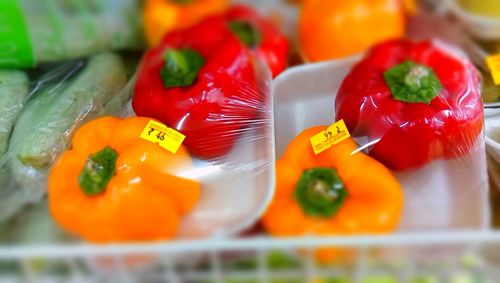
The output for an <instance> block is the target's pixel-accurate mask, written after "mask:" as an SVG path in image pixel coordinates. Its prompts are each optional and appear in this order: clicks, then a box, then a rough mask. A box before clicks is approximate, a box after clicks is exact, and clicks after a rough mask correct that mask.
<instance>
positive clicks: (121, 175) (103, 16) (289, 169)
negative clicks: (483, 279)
mask: <svg viewBox="0 0 500 283" xmlns="http://www.w3.org/2000/svg"><path fill="white" fill-rule="evenodd" d="M245 2H246V3H247V4H248V1H244V0H240V1H229V0H182V1H181V0H144V1H138V0H137V1H136V0H123V1H116V0H105V1H81V0H71V1H68V0H47V1H29V0H7V1H3V2H1V3H0V27H1V28H0V281H2V280H1V279H2V270H4V269H6V270H11V268H10V267H7V268H4V266H3V265H2V250H3V249H4V248H7V250H8V248H9V247H10V246H11V245H12V246H14V247H23V245H24V244H29V243H42V245H43V244H50V245H59V244H64V245H67V247H68V249H71V248H73V247H74V246H78V245H82V247H81V251H83V252H84V253H85V252H86V253H88V258H89V259H88V264H89V265H92V266H93V267H92V268H91V270H92V272H95V273H96V274H97V273H101V272H102V273H106V272H110V271H111V272H113V270H115V268H116V266H115V265H114V264H113V263H111V262H113V261H114V260H115V259H110V257H108V256H109V254H106V253H105V252H103V251H104V249H107V248H108V249H109V251H112V252H114V253H116V254H113V255H112V256H111V257H121V258H120V261H121V263H120V266H122V267H121V268H131V269H135V268H137V270H141V271H140V272H142V273H144V274H146V273H148V272H149V271H152V270H156V268H155V266H156V265H155V264H158V263H159V262H163V263H168V264H169V266H170V267H169V268H168V270H167V271H160V272H165V274H167V277H168V278H170V279H172V278H174V279H175V280H173V281H172V282H212V281H214V278H217V276H216V275H217V273H218V272H219V271H217V270H216V271H214V272H213V274H215V275H214V277H211V278H210V280H208V281H207V280H205V279H206V278H201V279H200V278H198V279H200V280H201V281H197V280H198V279H192V278H191V279H185V280H186V281H184V278H182V279H176V278H175V276H174V277H171V273H172V272H177V271H179V270H183V272H184V269H186V270H190V268H192V269H193V270H195V269H196V268H198V267H199V265H200V266H202V267H201V268H202V269H203V268H206V264H207V262H208V261H211V263H210V268H221V267H220V262H218V263H217V264H214V263H213V262H212V261H213V260H214V257H212V256H211V255H210V256H199V257H196V256H193V258H192V259H187V257H186V258H185V255H183V254H182V253H184V251H185V250H183V249H184V248H187V249H190V248H191V249H193V250H192V251H194V250H195V249H196V247H197V245H199V243H204V242H203V241H207V243H208V241H209V240H210V239H215V240H218V241H219V240H222V241H225V240H228V239H231V240H234V239H236V240H238V239H241V240H242V241H244V240H248V239H250V240H249V242H247V244H241V245H240V244H238V243H237V242H235V243H236V244H233V245H234V247H235V248H239V249H242V251H239V252H235V253H234V254H232V253H229V249H228V253H227V255H226V254H224V256H223V257H222V258H223V259H224V262H225V260H228V259H229V261H231V260H233V258H234V262H238V261H237V258H238V257H240V256H242V257H243V258H244V257H245V253H246V252H249V253H253V252H256V253H257V254H258V256H259V260H258V262H257V263H256V262H255V261H251V262H246V263H245V262H244V263H242V264H243V265H245V264H246V265H249V266H251V268H252V269H256V268H270V269H273V268H275V267H276V268H278V269H279V268H283V267H284V268H285V269H286V268H288V269H292V270H295V271H298V270H300V268H301V267H299V266H298V265H297V263H296V261H298V259H300V260H303V259H302V257H305V256H306V255H308V260H310V261H315V262H314V263H307V270H309V271H307V275H306V276H307V280H308V281H307V282H316V281H317V282H330V281H331V282H351V281H350V278H349V276H347V275H346V274H348V273H341V274H328V273H325V274H323V275H322V276H316V275H314V276H313V275H312V273H311V271H310V270H315V269H316V268H317V267H320V266H337V265H336V264H341V265H342V264H344V265H346V266H345V268H346V270H347V269H349V268H351V269H352V265H353V264H354V263H355V262H356V261H357V260H359V258H360V257H361V255H359V254H357V253H356V252H354V251H353V250H352V249H349V248H353V247H356V243H354V242H353V243H354V244H352V243H349V239H350V238H352V239H358V237H359V238H360V239H362V237H366V239H373V238H378V237H380V239H382V240H383V239H384V237H390V236H399V235H403V236H404V235H413V234H414V233H434V232H457V231H462V230H470V231H472V232H478V231H482V230H487V229H489V228H490V227H491V224H490V215H491V211H494V209H493V208H492V204H489V203H487V201H488V199H489V195H490V194H489V183H488V174H491V175H493V176H495V169H493V168H492V165H491V164H489V168H488V167H487V160H494V159H496V157H495V155H496V154H497V151H496V147H497V144H495V142H498V140H497V139H496V136H494V135H493V134H492V132H494V131H493V130H492V128H491V127H492V126H491V125H493V124H492V122H491V121H492V119H494V117H495V116H497V115H498V113H499V112H496V111H497V110H496V108H498V105H497V102H498V101H499V99H500V56H499V55H497V54H496V51H495V49H494V48H490V47H491V46H494V45H495V43H496V42H500V35H499V36H498V37H495V29H494V28H491V30H489V29H487V28H485V26H484V25H483V24H492V22H490V21H493V22H494V21H498V15H497V14H498V13H497V12H495V11H496V4H495V3H494V1H493V2H491V1H485V2H484V3H482V4H479V3H478V2H474V1H466V0H450V1H446V3H441V4H440V3H430V2H429V1H424V0H421V1H412V0H352V1H321V0H302V1H280V2H279V3H278V2H275V1H269V2H266V1H262V2H259V3H252V2H251V1H250V4H251V5H245V4H242V3H245ZM276 7H279V8H278V9H276ZM422 15H430V16H429V17H430V18H429V19H432V20H433V21H434V20H435V21H436V23H442V24H443V25H442V27H444V28H442V27H441V26H439V28H435V29H434V27H433V26H431V25H433V24H432V23H433V22H432V21H429V22H426V21H425V20H423V19H425V17H423V16H422ZM471 15H474V16H471ZM419 17H422V18H419ZM479 18H481V19H483V18H484V19H486V20H484V21H483V20H478V19H479ZM447 25H448V28H449V29H451V28H450V27H451V26H453V29H454V30H453V31H454V32H455V33H460V34H462V35H463V37H461V38H456V37H457V36H455V38H453V36H450V37H451V38H452V39H451V40H450V37H447V36H445V35H442V36H441V35H440V32H441V33H442V31H441V30H440V29H443V30H444V31H446V29H447V28H446V27H447ZM479 26H481V28H478V27H479ZM492 27H494V25H492ZM290 31H292V32H291V33H290ZM450 34H451V33H450ZM488 46H489V47H488ZM319 61H322V62H319ZM315 62H317V63H315ZM483 102H484V103H483ZM490 163H491V162H490ZM493 179H494V178H493ZM492 203H495V202H492ZM38 230H39V231H40V234H39V235H38V236H34V235H32V234H37V233H38ZM27 234H30V235H27ZM254 237H259V238H254ZM337 238H343V239H347V242H348V243H349V244H348V246H349V245H351V246H352V247H342V246H337V245H331V244H330V243H332V242H328V241H329V240H335V239H337ZM42 239H43V241H42ZM325 239H326V241H323V242H321V240H325ZM37 240H40V241H37ZM252 241H255V242H252ZM260 241H262V242H260ZM279 241H284V242H287V243H293V241H296V242H295V243H301V244H304V245H296V246H294V247H293V248H290V247H289V248H288V249H287V246H286V245H283V246H281V247H279V248H281V249H283V250H286V252H285V253H284V254H285V255H284V254H281V253H275V252H274V251H272V252H271V251H270V250H265V249H267V248H269V247H271V245H274V244H276V243H278V246H279V243H280V242H279ZM315 241H320V242H321V243H323V244H322V245H318V246H315ZM256 243H261V244H262V246H258V249H259V251H257V249H253V250H252V249H250V248H249V247H251V246H252V245H255V244H256ZM101 245H102V246H101ZM108 245H110V246H108ZM127 245H131V246H127ZM155 245H158V246H155ZM191 245H192V246H191ZM299 246H300V247H299ZM304 246H305V247H306V248H303V247H304ZM313 246H314V249H312V247H313ZM85 247H91V250H92V251H97V253H98V254H99V255H98V256H95V255H93V254H92V253H91V252H90V251H89V250H87V251H85ZM101 247H102V249H101ZM123 247H131V249H130V250H127V252H123V251H125V250H122V248H123ZM143 247H148V251H149V252H141V248H143ZM156 247H161V248H159V249H158V250H162V251H166V250H168V247H175V248H178V250H175V253H179V255H177V254H174V253H172V255H170V254H168V255H166V254H164V255H161V256H158V257H156V256H153V255H152V252H153V251H154V250H156ZM252 247H255V246H252ZM212 248H214V251H216V250H217V248H220V246H217V245H215V244H214V246H213V247H212ZM261 248H262V250H260V249H261ZM7 250H6V251H7ZM27 251H29V249H27ZM43 251H44V250H43V249H42V250H41V251H38V252H43ZM134 251H135V252H136V254H134ZM139 253H140V254H139ZM188 253H189V252H186V254H188ZM365 253H366V255H365V256H366V257H368V256H371V254H370V253H368V252H366V251H365ZM181 254H182V255H181ZM277 254H279V255H278V256H277ZM374 254H376V255H377V256H379V255H380V259H382V258H384V257H388V258H391V255H392V256H393V255H395V254H397V253H395V252H393V251H389V250H387V251H386V250H381V251H380V254H378V253H377V252H375V253H374ZM268 256H269V257H270V258H267V257H268ZM165 258H166V260H164V259H165ZM23 260H24V259H23ZM171 261H172V262H171ZM24 262H28V261H27V260H25V261H24ZM42 262H43V260H42ZM174 262H175V264H174ZM269 262H271V263H269ZM364 262H368V261H366V258H365V259H364ZM177 264H178V266H177ZM224 264H226V263H224ZM311 264H312V265H311ZM314 264H316V265H317V266H314V267H313V265H314ZM184 265H185V266H188V267H187V268H184ZM40 266H50V265H46V264H45V263H42V264H40ZM203 266H205V267H203ZM214 266H218V267H214ZM339 266H340V265H339ZM233 267H234V266H229V267H228V266H223V267H222V269H223V270H226V269H227V270H230V269H231V268H233ZM35 269H36V268H35ZM23 270H28V269H27V268H25V267H24V266H23ZM300 272H302V271H300ZM349 272H350V271H349ZM56 273H57V272H56ZM351 273H356V274H357V273H359V272H358V271H355V272H351ZM165 274H163V275H165ZM193 274H194V273H193ZM260 274H261V275H262V274H264V275H262V276H264V277H259V278H260V279H262V278H266V277H265V276H267V275H266V273H265V272H262V273H260ZM349 274H350V273H349ZM373 274H374V276H371V273H370V274H367V275H366V276H365V275H363V274H361V273H360V274H358V275H356V278H357V279H356V280H358V281H359V279H360V278H363V280H362V281H361V282H397V279H394V280H393V279H391V278H396V277H390V276H385V275H384V274H386V273H380V276H377V273H376V272H374V273H373ZM330 275H331V276H330ZM350 275H352V274H350ZM238 276H239V275H238ZM259 276H260V275H259ZM412 276H413V277H410V276H407V277H405V278H407V279H408V278H416V279H412V281H415V282H438V281H432V280H434V279H432V278H434V277H432V276H427V275H426V274H422V275H421V274H419V273H418V274H416V273H415V274H412ZM250 277H251V276H249V277H248V279H249V281H242V282H254V281H252V280H254V279H255V278H253V277H252V278H250ZM330 277H331V278H338V279H332V280H328V279H325V278H330ZM321 278H323V279H321ZM397 278H401V277H397ZM419 278H420V279H419ZM429 278H430V279H429ZM440 278H441V277H440ZM448 278H449V277H448ZM170 279H169V280H170ZM202 279H203V280H202ZM155 280H156V279H151V280H146V281H144V282H162V281H155ZM235 280H236V281H234V282H239V281H238V280H239V279H238V278H236V279H235ZM262 280H263V281H266V280H267V281H268V282H280V281H279V280H278V281H276V280H274V278H271V279H269V280H268V279H265V280H264V279H262ZM262 280H261V281H255V282H263V281H262ZM356 280H355V281H356ZM391 280H392V281H391ZM426 280H427V281H426ZM429 280H430V281H429ZM436 280H439V279H436ZM122 281H123V282H128V281H127V280H125V279H123V280H122ZM215 281H217V280H215ZM215 281H214V282H215ZM103 282H105V281H103ZM225 282H232V281H230V280H226V281H225ZM283 282H290V281H283ZM299 282H300V280H299ZM353 282H354V281H353ZM356 282H357V281H356ZM443 282H444V281H443ZM446 282H448V281H446ZM450 282H451V281H450ZM460 282H462V281H460ZM464 282H468V281H464Z"/></svg>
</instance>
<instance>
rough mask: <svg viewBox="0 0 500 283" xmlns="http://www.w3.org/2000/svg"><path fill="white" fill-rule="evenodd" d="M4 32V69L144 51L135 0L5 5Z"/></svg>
mask: <svg viewBox="0 0 500 283" xmlns="http://www.w3.org/2000/svg"><path fill="white" fill-rule="evenodd" d="M0 27H1V28H0V69H1V68H27V67H34V66H36V65H37V64H39V63H47V62H57V61H62V60H67V59H75V58H81V57H86V56H89V55H92V54H94V53H97V52H101V51H105V50H125V49H138V48H141V47H143V36H142V29H141V18H140V7H139V1H135V0H37V1H33V0H2V1H0Z"/></svg>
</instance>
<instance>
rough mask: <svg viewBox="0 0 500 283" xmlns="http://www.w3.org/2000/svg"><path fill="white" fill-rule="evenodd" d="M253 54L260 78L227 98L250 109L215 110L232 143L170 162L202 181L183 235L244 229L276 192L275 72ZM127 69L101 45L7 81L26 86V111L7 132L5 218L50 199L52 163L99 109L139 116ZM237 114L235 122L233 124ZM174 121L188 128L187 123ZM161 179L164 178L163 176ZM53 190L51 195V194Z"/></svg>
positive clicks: (1, 211)
mask: <svg viewBox="0 0 500 283" xmlns="http://www.w3.org/2000/svg"><path fill="white" fill-rule="evenodd" d="M251 60H252V61H251V62H250V65H251V66H252V69H251V70H252V72H253V75H254V77H255V81H254V83H253V84H242V85H241V88H237V89H234V93H233V94H232V95H234V97H235V98H234V99H232V100H230V101H227V107H229V108H230V109H233V110H235V112H234V113H245V116H243V115H242V116H237V115H234V116H229V117H227V116H223V117H214V119H220V120H221V124H223V125H225V124H228V125H231V127H232V128H231V127H230V128H229V129H227V130H226V131H225V132H224V133H223V135H225V136H226V137H229V139H230V140H231V141H232V143H231V144H230V145H227V144H225V145H224V146H225V147H226V148H227V151H225V152H224V153H222V154H219V155H217V156H214V157H210V158H196V156H194V155H192V159H191V161H192V162H191V165H190V166H180V165H179V166H177V167H176V165H175V162H173V164H174V166H173V167H172V168H171V169H169V170H170V171H169V173H172V174H175V175H176V176H177V177H179V178H184V179H188V180H194V181H196V182H198V183H200V185H201V196H200V198H199V200H198V202H197V203H196V206H195V207H194V208H193V209H192V210H191V211H190V212H189V213H187V214H185V215H182V218H181V223H180V225H179V227H178V232H177V233H176V234H177V237H181V238H193V237H194V238H196V237H203V236H208V235H214V236H217V235H219V236H223V235H232V234H235V233H238V232H239V231H241V230H243V229H245V228H247V227H248V226H250V225H252V224H253V223H255V221H256V220H257V219H258V217H259V216H260V214H261V213H262V212H263V210H264V209H265V207H266V206H267V204H268V202H269V201H270V199H271V197H272V192H273V185H274V172H273V168H274V139H273V119H272V110H271V109H272V100H271V95H270V81H271V76H270V73H269V72H268V69H267V68H265V67H263V66H262V65H261V63H260V61H259V60H257V59H255V58H253V57H252V59H251ZM15 74H16V75H17V76H19V78H25V77H24V76H23V73H22V72H17V73H15ZM129 77H130V74H129V72H128V71H127V70H125V68H124V66H123V62H122V60H121V59H120V58H119V57H118V56H117V55H114V54H110V53H103V54H99V55H96V56H94V57H92V58H90V59H89V60H79V61H75V62H71V63H65V64H60V65H57V66H56V67H55V68H54V69H53V70H51V71H49V72H48V73H45V74H43V75H41V77H37V78H34V79H32V82H31V83H28V81H27V80H23V81H20V82H22V84H21V83H17V84H15V85H14V84H12V83H11V84H9V85H8V89H7V91H12V89H24V90H25V96H23V97H24V99H19V100H20V102H19V105H18V108H19V109H17V110H18V111H19V110H20V111H19V113H18V114H17V116H18V117H17V119H16V120H15V123H14V127H13V130H12V134H11V135H10V139H9V140H8V150H7V152H6V153H5V154H4V155H3V156H2V157H1V160H0V165H1V168H2V170H1V174H0V178H1V182H2V183H1V186H0V221H5V220H9V219H11V218H12V216H14V215H16V214H18V213H22V211H24V210H25V209H26V208H25V207H26V205H27V204H31V203H35V204H36V203H39V202H45V201H46V200H44V199H42V198H43V196H44V195H46V192H47V191H46V190H47V176H48V173H49V172H50V168H51V166H52V165H53V164H54V162H55V161H57V160H58V159H59V157H60V154H61V152H63V151H64V150H67V149H71V147H72V146H71V144H72V138H73V136H74V134H75V133H76V132H77V131H78V129H79V128H80V127H81V126H82V125H84V124H85V123H87V122H89V121H92V120H93V119H96V118H97V117H100V116H108V115H113V116H119V117H130V116H135V113H134V112H133V110H132V107H131V103H130V98H131V97H132V95H133V88H134V86H135V77H134V78H132V79H131V80H130V81H129V80H128V79H129ZM12 82H15V81H14V80H12ZM127 82H128V83H127ZM241 93H247V94H248V95H247V96H246V97H250V99H244V100H238V99H237V97H238V94H241ZM20 95H21V94H20ZM21 96H22V95H21ZM238 109H241V112H238ZM167 111H168V110H167ZM245 111H247V112H245ZM0 113H4V112H0ZM5 113H7V112H5ZM0 121H2V120H1V119H0ZM235 121H236V122H237V123H235V124H236V127H233V126H234V125H233V123H234V122H235ZM176 129H177V130H178V131H179V132H181V133H182V132H183V129H182V128H181V127H177V128H176ZM205 130H206V131H210V130H212V128H210V127H209V128H207V129H205ZM221 138H222V137H221V136H216V137H212V142H207V143H205V144H207V145H208V146H209V147H210V146H215V147H217V148H218V147H220V146H221V145H220V143H221V142H222V141H220V142H219V139H221ZM137 139H139V137H138V136H137ZM226 141H227V139H226ZM89 142H92V141H89ZM143 142H144V143H149V142H146V141H143ZM196 142H197V140H193V141H192V143H194V144H196ZM183 146H184V145H183ZM187 148H188V149H189V146H188V147H187ZM209 150H210V149H209ZM165 151H166V149H165ZM155 181H157V182H161V181H162V180H161V178H159V177H158V178H157V179H155ZM68 190H70V188H68ZM48 197H49V199H50V195H49V196H48ZM61 205H63V204H61ZM64 205H66V203H65V204H64ZM69 205H71V204H69ZM144 205H146V204H144ZM45 213H48V211H46V212H45ZM17 218H19V217H17ZM11 221H12V220H11ZM16 221H17V220H16ZM9 223H10V222H6V223H5V224H4V226H5V225H7V226H8V225H10V224H9ZM27 225H31V224H29V223H27ZM5 227H6V226H5ZM0 229H2V228H0ZM26 229H28V230H29V229H30V228H26ZM70 234H71V233H70ZM60 237H63V238H64V236H60V235H57V237H55V238H54V237H48V240H47V241H52V240H54V241H57V239H59V238H60ZM51 239H52V240H51Z"/></svg>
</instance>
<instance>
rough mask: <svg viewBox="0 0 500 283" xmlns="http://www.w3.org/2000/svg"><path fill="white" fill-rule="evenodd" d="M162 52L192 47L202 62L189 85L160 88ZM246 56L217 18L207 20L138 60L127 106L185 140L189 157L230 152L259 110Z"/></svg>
mask: <svg viewBox="0 0 500 283" xmlns="http://www.w3.org/2000/svg"><path fill="white" fill-rule="evenodd" d="M166 48H191V49H194V50H196V51H198V52H199V53H200V54H201V55H202V56H203V57H204V59H205V64H204V65H203V67H202V68H201V69H200V71H199V73H198V76H197V78H196V80H195V82H194V84H193V85H192V86H189V87H173V88H168V89H167V88H165V87H164V86H163V82H162V79H161V76H160V70H161V68H162V67H163V65H164V59H163V54H164V52H165V49H166ZM263 101H264V98H263V96H262V93H261V92H260V91H258V88H257V82H256V75H255V69H254V65H253V62H252V59H251V55H250V51H249V50H248V48H246V46H244V45H243V44H242V43H241V42H240V41H239V40H238V39H237V37H236V36H235V35H234V34H233V33H232V32H231V30H230V29H229V27H228V25H227V23H226V22H225V21H224V19H223V18H221V17H211V18H208V19H206V20H204V21H203V22H201V23H200V24H198V25H196V26H194V27H192V28H188V29H186V30H182V31H175V32H172V33H170V34H168V35H167V36H166V37H165V38H163V40H162V42H161V43H160V44H159V45H158V46H157V47H155V48H153V49H151V50H149V51H148V52H147V53H146V54H145V55H144V57H143V59H142V62H141V65H140V67H139V71H138V74H137V81H136V84H135V88H134V97H133V100H132V107H133V109H134V111H135V113H136V114H137V115H138V116H145V117H151V118H155V119H158V120H160V121H161V122H163V123H164V124H166V125H167V126H169V127H171V128H175V129H177V130H178V131H180V132H181V133H183V134H184V135H185V136H186V139H185V140H184V145H185V146H186V147H187V148H188V150H189V151H190V153H191V154H193V155H195V156H197V157H200V158H203V159H211V158H216V157H219V156H222V155H224V154H226V153H227V152H229V151H230V150H231V148H232V147H233V145H234V143H235V142H236V139H237V138H238V136H239V135H240V133H241V129H242V128H243V127H245V126H247V125H248V124H250V123H251V122H252V121H253V120H255V117H256V116H257V115H258V110H259V109H261V108H262V103H263Z"/></svg>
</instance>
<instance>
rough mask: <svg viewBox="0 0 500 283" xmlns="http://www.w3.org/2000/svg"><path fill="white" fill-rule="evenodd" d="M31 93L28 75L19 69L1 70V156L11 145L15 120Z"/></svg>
mask: <svg viewBox="0 0 500 283" xmlns="http://www.w3.org/2000/svg"><path fill="white" fill-rule="evenodd" d="M28 94H29V79H28V76H27V75H26V74H25V73H24V72H22V71H17V70H0V158H1V157H2V156H3V155H4V154H5V152H6V151H7V148H8V145H9V137H10V134H11V132H12V128H13V126H14V121H15V120H16V118H17V117H18V115H19V113H20V112H21V110H22V107H23V103H24V101H25V100H26V98H27V96H28Z"/></svg>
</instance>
